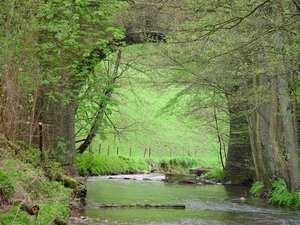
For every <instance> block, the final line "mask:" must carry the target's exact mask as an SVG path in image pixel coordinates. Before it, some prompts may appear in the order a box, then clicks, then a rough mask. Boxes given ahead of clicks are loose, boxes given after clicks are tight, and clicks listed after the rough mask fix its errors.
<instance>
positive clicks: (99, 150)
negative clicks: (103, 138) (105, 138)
mask: <svg viewBox="0 0 300 225" xmlns="http://www.w3.org/2000/svg"><path fill="white" fill-rule="evenodd" d="M101 145H102V144H100V145H99V149H98V152H99V154H100V155H101V147H102V146H101Z"/></svg>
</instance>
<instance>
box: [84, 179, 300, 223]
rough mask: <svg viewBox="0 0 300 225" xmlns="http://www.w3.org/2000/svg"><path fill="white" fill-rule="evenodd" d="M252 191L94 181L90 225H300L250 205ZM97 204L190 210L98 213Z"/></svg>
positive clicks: (294, 215)
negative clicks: (173, 206) (247, 196)
mask: <svg viewBox="0 0 300 225" xmlns="http://www.w3.org/2000/svg"><path fill="white" fill-rule="evenodd" d="M246 192H247V190H246V189H245V188H241V187H230V186H227V187H224V186H221V185H204V186H199V185H173V184H164V183H161V182H151V181H128V180H108V179H101V178H99V179H93V180H91V181H90V182H89V184H88V207H87V210H86V216H87V217H90V218H92V219H93V221H88V223H86V224H94V225H96V224H99V225H102V224H103V225H104V224H106V225H110V224H115V225H300V213H299V211H292V210H283V209H276V208H271V207H267V206H266V205H264V204H263V203H261V202H254V201H253V200H252V201H251V199H250V200H249V199H247V201H246V202H239V198H240V197H242V196H245V193H246ZM97 203H114V204H134V203H139V204H143V203H152V204H175V203H177V204H179V203H180V204H185V205H186V206H187V209H186V210H178V209H177V210H176V209H134V208H133V209H126V208H125V209H117V208H115V209H97V208H95V207H93V205H95V204H97Z"/></svg>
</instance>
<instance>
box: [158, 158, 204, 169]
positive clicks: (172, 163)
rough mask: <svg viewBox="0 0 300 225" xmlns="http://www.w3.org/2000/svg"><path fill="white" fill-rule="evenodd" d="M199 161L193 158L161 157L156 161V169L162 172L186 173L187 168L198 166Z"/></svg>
mask: <svg viewBox="0 0 300 225" xmlns="http://www.w3.org/2000/svg"><path fill="white" fill-rule="evenodd" d="M198 164H199V162H198V161H197V160H196V159H193V158H174V159H162V160H159V161H158V163H157V167H158V168H157V169H158V170H160V171H162V172H171V173H187V172H188V169H190V168H193V167H196V166H198Z"/></svg>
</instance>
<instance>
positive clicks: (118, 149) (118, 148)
mask: <svg viewBox="0 0 300 225" xmlns="http://www.w3.org/2000/svg"><path fill="white" fill-rule="evenodd" d="M118 155H119V146H118V147H117V156H118Z"/></svg>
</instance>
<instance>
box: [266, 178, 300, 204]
mask: <svg viewBox="0 0 300 225" xmlns="http://www.w3.org/2000/svg"><path fill="white" fill-rule="evenodd" d="M269 202H270V203H272V204H276V205H280V206H294V207H297V208H300V190H298V191H295V192H289V191H288V187H287V185H286V183H285V181H284V180H282V179H279V180H277V181H275V182H273V183H272V187H271V192H270V194H269Z"/></svg>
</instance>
